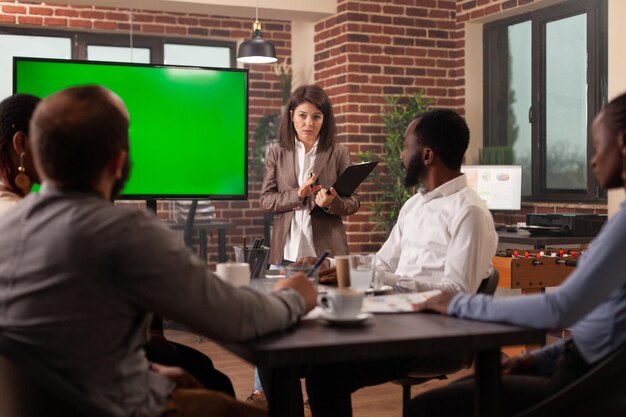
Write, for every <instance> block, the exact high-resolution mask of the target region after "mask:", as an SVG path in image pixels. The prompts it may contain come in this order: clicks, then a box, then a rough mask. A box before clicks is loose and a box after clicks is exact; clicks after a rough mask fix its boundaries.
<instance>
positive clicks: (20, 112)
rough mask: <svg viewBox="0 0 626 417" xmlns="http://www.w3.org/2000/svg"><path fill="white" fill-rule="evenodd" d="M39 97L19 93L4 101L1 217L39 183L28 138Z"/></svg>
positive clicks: (0, 117) (0, 154) (1, 104)
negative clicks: (33, 185)
mask: <svg viewBox="0 0 626 417" xmlns="http://www.w3.org/2000/svg"><path fill="white" fill-rule="evenodd" d="M39 101H40V99H39V97H35V96H33V95H30V94H15V95H13V96H10V97H7V98H6V99H4V100H2V102H0V214H2V213H3V212H5V211H6V210H8V209H9V208H11V207H12V206H14V205H15V204H17V202H18V201H20V200H21V199H22V197H24V196H25V195H26V194H28V193H30V189H31V186H32V182H39V176H38V175H37V171H36V170H35V167H34V166H33V160H32V152H31V150H30V142H29V139H28V130H29V128H28V122H29V121H30V118H31V116H32V114H33V112H34V111H35V107H36V106H37V104H38V103H39Z"/></svg>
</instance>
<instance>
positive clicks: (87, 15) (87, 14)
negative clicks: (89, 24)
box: [80, 10, 104, 19]
mask: <svg viewBox="0 0 626 417" xmlns="http://www.w3.org/2000/svg"><path fill="white" fill-rule="evenodd" d="M80 17H81V18H83V19H104V13H103V12H99V11H96V10H81V11H80Z"/></svg>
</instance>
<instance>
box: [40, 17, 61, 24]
mask: <svg viewBox="0 0 626 417" xmlns="http://www.w3.org/2000/svg"><path fill="white" fill-rule="evenodd" d="M43 24H44V25H45V26H67V19H63V18H60V17H45V18H44V19H43Z"/></svg>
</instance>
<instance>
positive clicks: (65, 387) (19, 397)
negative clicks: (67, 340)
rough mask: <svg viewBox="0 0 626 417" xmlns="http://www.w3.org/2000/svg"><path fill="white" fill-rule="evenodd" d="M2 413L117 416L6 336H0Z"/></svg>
mask: <svg viewBox="0 0 626 417" xmlns="http://www.w3.org/2000/svg"><path fill="white" fill-rule="evenodd" d="M0 415H2V416H7V417H8V416H11V417H41V416H46V417H70V416H81V417H115V416H114V414H112V413H111V412H109V411H107V410H105V409H104V408H102V407H101V406H100V405H99V404H97V403H95V402H94V401H93V400H91V399H90V398H88V397H87V396H86V395H85V394H84V393H83V392H81V391H80V390H79V389H78V388H76V387H75V386H73V385H72V384H70V383H68V382H67V381H66V380H65V379H63V377H61V376H60V375H59V374H57V373H56V372H55V371H53V370H52V369H50V368H48V367H47V366H46V365H44V364H42V363H41V362H40V361H39V360H38V359H36V358H35V357H33V356H32V355H30V354H29V353H28V352H27V351H26V350H25V349H24V348H23V347H21V346H19V345H18V344H17V343H15V342H12V341H11V340H9V339H7V338H5V337H3V336H0Z"/></svg>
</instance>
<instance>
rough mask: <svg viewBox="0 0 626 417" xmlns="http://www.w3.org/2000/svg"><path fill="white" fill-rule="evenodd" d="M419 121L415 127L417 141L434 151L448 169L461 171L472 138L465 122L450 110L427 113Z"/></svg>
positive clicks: (419, 117) (420, 116)
mask: <svg viewBox="0 0 626 417" xmlns="http://www.w3.org/2000/svg"><path fill="white" fill-rule="evenodd" d="M418 119H419V122H418V123H417V125H416V126H415V136H417V140H418V141H419V142H420V143H421V144H422V145H423V146H426V147H428V148H431V149H432V150H434V151H435V152H436V153H437V155H439V158H440V159H441V161H442V162H443V163H444V165H445V166H446V167H448V168H450V169H454V170H458V169H461V164H462V163H463V156H464V155H465V151H466V150H467V147H468V146H469V138H470V132H469V128H468V127H467V123H465V120H464V119H463V118H462V117H461V116H460V115H459V114H458V113H456V112H455V111H452V110H448V109H436V110H431V111H427V112H426V113H423V114H421V115H419V116H418Z"/></svg>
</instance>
